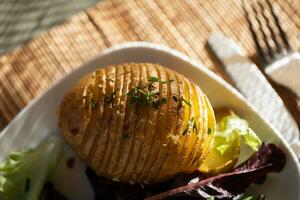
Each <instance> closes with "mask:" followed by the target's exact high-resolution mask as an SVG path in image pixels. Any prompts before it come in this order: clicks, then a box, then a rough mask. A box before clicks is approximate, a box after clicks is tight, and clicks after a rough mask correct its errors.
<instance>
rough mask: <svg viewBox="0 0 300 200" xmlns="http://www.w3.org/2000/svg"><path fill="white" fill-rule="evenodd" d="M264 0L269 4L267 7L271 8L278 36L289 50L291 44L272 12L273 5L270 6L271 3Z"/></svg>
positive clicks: (272, 11)
mask: <svg viewBox="0 0 300 200" xmlns="http://www.w3.org/2000/svg"><path fill="white" fill-rule="evenodd" d="M266 1H267V4H268V6H269V8H270V10H271V14H272V16H273V18H274V20H275V23H276V26H277V27H278V30H279V33H280V36H281V38H282V41H283V43H284V45H285V48H286V49H287V50H290V49H291V46H290V43H289V41H288V39H287V35H286V33H285V32H284V30H283V29H282V27H281V25H280V23H279V19H278V17H277V15H276V14H275V12H274V8H273V6H272V4H271V2H270V1H269V0H266Z"/></svg>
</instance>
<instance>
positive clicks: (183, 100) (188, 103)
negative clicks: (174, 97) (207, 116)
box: [180, 97, 192, 106]
mask: <svg viewBox="0 0 300 200" xmlns="http://www.w3.org/2000/svg"><path fill="white" fill-rule="evenodd" d="M180 100H181V101H182V102H184V103H186V104H187V105H188V106H192V104H190V102H188V101H187V100H185V99H184V98H183V97H181V99H180Z"/></svg>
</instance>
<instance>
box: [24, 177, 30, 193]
mask: <svg viewBox="0 0 300 200" xmlns="http://www.w3.org/2000/svg"><path fill="white" fill-rule="evenodd" d="M30 182H31V180H30V178H26V180H25V190H24V191H25V192H27V191H29V190H30Z"/></svg>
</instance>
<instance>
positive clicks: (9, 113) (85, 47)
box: [0, 0, 300, 128]
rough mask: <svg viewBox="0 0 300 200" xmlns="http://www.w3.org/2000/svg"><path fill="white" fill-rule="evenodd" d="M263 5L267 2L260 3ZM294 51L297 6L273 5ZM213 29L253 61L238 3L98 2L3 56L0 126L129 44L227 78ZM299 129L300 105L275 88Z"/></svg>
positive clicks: (299, 20)
mask: <svg viewBox="0 0 300 200" xmlns="http://www.w3.org/2000/svg"><path fill="white" fill-rule="evenodd" d="M261 2H262V3H264V0H262V1H261ZM272 3H273V5H274V8H275V12H277V14H278V15H279V16H280V21H281V23H282V25H283V27H284V29H285V30H286V31H287V34H288V38H289V40H290V42H291V44H292V46H293V48H294V49H296V50H298V51H299V50H300V12H299V11H300V4H299V2H297V1H294V0H276V1H272ZM213 31H220V32H223V33H224V34H226V35H228V36H230V37H232V38H233V39H235V40H236V41H238V42H239V43H240V45H241V46H243V47H244V48H245V49H246V51H247V53H248V55H249V56H250V57H251V58H253V60H256V57H255V48H254V44H253V42H252V39H251V35H250V32H249V30H248V27H247V23H246V20H245V18H244V13H243V10H242V1H239V0H238V1H237V0H227V1H223V0H212V1H205V0H202V1H200V0H188V1H182V0H163V1H161V0H153V1H152V0H151V1H149V0H126V1H121V0H119V1H118V0H113V1H108V0H107V1H101V2H100V3H98V4H97V5H96V6H94V7H91V8H89V9H87V10H86V11H84V12H81V13H79V14H77V15H75V16H73V17H71V18H70V19H69V20H67V21H66V22H65V23H64V24H62V25H59V26H56V27H54V28H51V29H50V30H48V31H47V32H44V33H42V34H40V35H39V36H38V37H36V38H35V39H34V40H32V41H30V42H28V43H27V44H26V45H24V46H23V47H20V48H17V49H15V50H14V51H13V52H11V53H9V54H6V55H3V56H2V57H1V58H0V128H3V127H5V126H6V125H7V124H8V123H9V122H10V120H12V119H13V117H14V116H15V115H16V114H17V113H18V112H19V111H20V110H21V109H22V108H24V107H25V106H26V105H27V104H28V103H29V102H30V101H31V100H32V99H33V98H35V97H36V96H38V95H40V94H41V93H43V92H44V91H45V90H46V89H47V88H49V87H50V86H51V85H52V84H53V82H55V81H57V80H58V79H60V78H61V77H63V76H64V75H65V74H67V73H69V72H70V71H72V70H73V69H75V68H77V67H79V66H80V65H81V64H83V63H84V62H86V61H88V60H90V59H91V58H93V57H95V56H96V55H97V54H99V53H100V52H101V51H102V50H103V49H105V48H107V47H110V46H113V45H116V44H120V43H124V42H129V41H151V42H155V43H159V44H163V45H167V46H170V47H171V48H174V49H176V50H178V51H181V52H183V53H184V54H186V55H188V56H190V57H192V58H193V59H195V60H197V61H199V62H201V63H203V64H204V65H206V66H207V67H208V68H209V69H211V70H213V71H214V72H216V73H217V74H219V75H221V76H222V77H224V78H225V79H226V75H224V74H223V72H222V69H221V68H220V65H219V63H217V62H216V61H215V60H214V58H213V57H212V56H211V55H210V53H209V52H208V51H207V44H206V39H207V37H208V35H209V34H210V33H211V32H213ZM274 87H275V88H276V89H277V90H278V92H279V93H280V95H281V96H282V97H283V99H284V101H285V103H286V105H287V107H288V108H289V109H290V111H291V112H292V114H293V116H294V117H295V118H296V120H297V122H298V124H300V100H298V99H297V98H296V97H295V96H293V95H292V94H291V93H290V92H289V91H287V90H285V89H284V88H282V87H279V86H275V85H274Z"/></svg>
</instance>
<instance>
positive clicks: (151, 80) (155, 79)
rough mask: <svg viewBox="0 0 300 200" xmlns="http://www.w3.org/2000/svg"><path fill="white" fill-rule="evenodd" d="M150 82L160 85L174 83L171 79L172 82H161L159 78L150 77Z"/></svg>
mask: <svg viewBox="0 0 300 200" xmlns="http://www.w3.org/2000/svg"><path fill="white" fill-rule="evenodd" d="M148 81H150V82H153V83H155V82H159V83H162V84H165V83H171V82H173V81H174V80H173V79H171V80H167V81H162V80H159V79H158V78H157V77H155V76H150V78H149V79H148Z"/></svg>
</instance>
